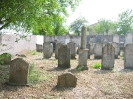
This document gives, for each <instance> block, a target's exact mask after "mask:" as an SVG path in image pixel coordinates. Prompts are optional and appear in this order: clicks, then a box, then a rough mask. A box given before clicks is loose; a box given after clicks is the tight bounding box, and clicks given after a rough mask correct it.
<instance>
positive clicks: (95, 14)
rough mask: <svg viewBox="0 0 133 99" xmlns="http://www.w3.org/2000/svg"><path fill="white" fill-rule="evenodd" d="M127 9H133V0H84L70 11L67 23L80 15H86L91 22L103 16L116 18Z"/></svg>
mask: <svg viewBox="0 0 133 99" xmlns="http://www.w3.org/2000/svg"><path fill="white" fill-rule="evenodd" d="M127 9H132V10H133V0H82V2H81V3H80V4H79V6H78V7H77V9H76V11H74V12H73V13H70V16H69V17H68V19H67V23H66V24H67V25H70V23H71V22H73V21H74V20H75V19H76V18H78V17H79V16H83V17H85V18H86V19H87V20H88V21H89V24H93V23H96V22H97V20H99V19H101V18H105V19H113V20H116V19H117V17H118V14H119V13H122V12H123V11H126V10H127Z"/></svg>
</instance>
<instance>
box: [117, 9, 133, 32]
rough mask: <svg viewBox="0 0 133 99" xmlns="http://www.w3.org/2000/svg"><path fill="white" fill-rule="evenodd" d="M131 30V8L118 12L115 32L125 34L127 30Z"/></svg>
mask: <svg viewBox="0 0 133 99" xmlns="http://www.w3.org/2000/svg"><path fill="white" fill-rule="evenodd" d="M132 30H133V14H132V10H129V9H127V10H126V11H124V12H122V13H121V14H119V17H118V24H117V33H118V34H126V33H127V32H128V31H132Z"/></svg>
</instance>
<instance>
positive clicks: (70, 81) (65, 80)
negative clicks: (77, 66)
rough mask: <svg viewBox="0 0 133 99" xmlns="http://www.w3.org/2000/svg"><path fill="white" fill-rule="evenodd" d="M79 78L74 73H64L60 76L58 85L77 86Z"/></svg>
mask: <svg viewBox="0 0 133 99" xmlns="http://www.w3.org/2000/svg"><path fill="white" fill-rule="evenodd" d="M76 85H77V78H76V76H74V75H73V74H72V73H64V74H62V75H60V76H58V81H57V87H76Z"/></svg>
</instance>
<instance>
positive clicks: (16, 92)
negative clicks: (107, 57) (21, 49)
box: [0, 52, 133, 99]
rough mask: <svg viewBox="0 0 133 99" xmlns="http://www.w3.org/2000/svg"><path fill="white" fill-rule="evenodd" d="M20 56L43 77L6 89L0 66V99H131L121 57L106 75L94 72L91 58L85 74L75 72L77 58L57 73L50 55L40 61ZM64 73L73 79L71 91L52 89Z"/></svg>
mask: <svg viewBox="0 0 133 99" xmlns="http://www.w3.org/2000/svg"><path fill="white" fill-rule="evenodd" d="M24 54H25V55H26V58H24V59H25V60H27V61H28V62H29V63H30V64H34V65H35V69H36V70H39V71H41V72H42V73H43V74H45V76H42V78H41V79H43V80H40V81H38V82H36V83H29V86H10V85H7V84H6V83H5V82H8V78H9V66H6V65H5V66H4V65H3V66H0V76H1V78H0V99H133V71H132V70H125V69H124V60H122V58H121V57H119V59H116V60H115V68H114V69H112V70H110V71H107V70H100V69H94V68H93V67H92V66H93V64H95V63H96V62H97V63H101V60H96V59H93V56H91V59H88V67H89V70H84V71H78V70H76V69H75V68H76V67H77V65H78V58H77V59H73V60H71V68H69V69H65V70H61V69H58V68H57V64H58V61H57V60H56V59H55V58H54V55H53V56H52V58H50V59H43V55H42V53H36V52H34V53H33V52H32V53H31V52H26V53H24ZM17 57H18V56H17ZM77 57H78V56H77ZM14 58H16V57H14ZM64 72H72V73H73V74H74V75H75V76H76V77H77V86H76V87H75V88H56V85H57V78H58V75H60V74H62V73H64ZM39 76H40V77H41V74H40V75H39Z"/></svg>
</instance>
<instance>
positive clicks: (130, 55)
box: [124, 44, 133, 69]
mask: <svg viewBox="0 0 133 99" xmlns="http://www.w3.org/2000/svg"><path fill="white" fill-rule="evenodd" d="M124 68H125V69H133V44H127V45H126V48H125V52H124Z"/></svg>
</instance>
